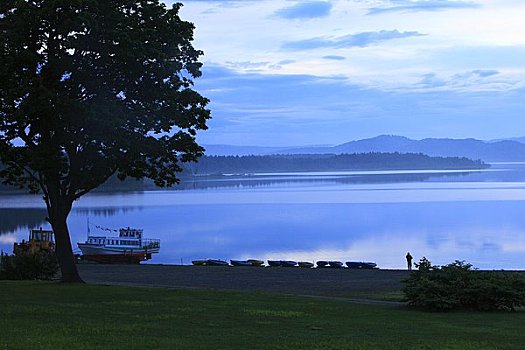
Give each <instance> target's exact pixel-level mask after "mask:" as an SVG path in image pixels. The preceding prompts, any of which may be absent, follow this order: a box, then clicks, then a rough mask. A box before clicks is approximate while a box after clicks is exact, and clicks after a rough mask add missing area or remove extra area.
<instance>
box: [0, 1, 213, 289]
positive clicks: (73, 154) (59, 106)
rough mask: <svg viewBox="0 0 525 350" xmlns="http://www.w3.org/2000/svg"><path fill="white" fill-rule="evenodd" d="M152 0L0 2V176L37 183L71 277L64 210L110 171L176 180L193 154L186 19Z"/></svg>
mask: <svg viewBox="0 0 525 350" xmlns="http://www.w3.org/2000/svg"><path fill="white" fill-rule="evenodd" d="M180 7H181V4H176V5H174V6H173V7H172V8H171V9H168V8H166V6H165V5H163V4H161V3H159V1H158V0H1V1H0V118H1V119H0V162H1V163H3V165H2V164H0V165H1V169H0V176H1V177H2V178H3V181H4V182H5V183H8V184H11V185H16V186H19V187H23V188H27V189H29V190H30V191H32V192H37V191H41V192H42V193H43V198H44V201H45V204H46V206H47V212H48V218H47V219H48V221H49V222H50V224H51V226H52V228H53V230H54V232H55V235H56V252H57V258H58V261H59V264H60V268H61V272H62V280H63V281H67V282H81V281H82V280H81V278H80V276H79V274H78V272H77V268H76V265H75V262H74V256H73V253H72V246H71V240H70V236H69V231H68V227H67V217H68V215H69V213H70V211H71V208H72V205H73V202H74V201H75V200H77V199H79V198H80V197H81V196H82V195H84V194H86V193H88V192H89V191H91V190H93V189H95V188H96V187H97V186H99V185H101V184H102V183H104V182H105V181H106V180H107V179H108V178H109V177H111V176H113V175H116V176H118V177H119V178H120V179H124V178H126V177H128V176H129V177H133V178H144V177H146V178H151V179H153V180H154V182H155V183H156V184H157V185H158V186H170V185H173V184H175V183H177V182H178V181H179V180H178V178H177V175H176V173H177V172H178V171H180V170H181V168H180V163H181V162H187V161H194V160H196V159H197V157H199V156H201V155H202V153H203V148H202V147H200V146H199V145H198V144H197V142H196V140H195V136H196V132H197V130H200V129H206V121H207V120H208V119H209V118H210V112H209V110H207V109H206V105H207V103H208V100H207V99H206V98H204V97H202V96H201V95H200V94H199V93H197V92H196V91H194V90H193V89H192V86H193V79H194V78H197V77H199V76H200V75H201V71H200V68H201V63H200V62H199V61H198V58H199V56H200V55H201V54H202V52H201V51H199V50H196V49H194V48H193V46H192V40H193V30H194V26H193V24H192V23H190V22H186V21H183V20H181V19H180V18H179V15H178V12H179V9H180Z"/></svg>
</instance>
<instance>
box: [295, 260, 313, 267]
mask: <svg viewBox="0 0 525 350" xmlns="http://www.w3.org/2000/svg"><path fill="white" fill-rule="evenodd" d="M298 265H299V267H301V268H303V269H311V268H312V267H314V264H313V263H311V262H309V261H299V262H298Z"/></svg>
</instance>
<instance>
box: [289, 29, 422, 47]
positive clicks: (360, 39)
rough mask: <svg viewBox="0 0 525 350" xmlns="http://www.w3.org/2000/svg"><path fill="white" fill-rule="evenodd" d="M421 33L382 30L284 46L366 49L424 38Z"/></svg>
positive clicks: (312, 39)
mask: <svg viewBox="0 0 525 350" xmlns="http://www.w3.org/2000/svg"><path fill="white" fill-rule="evenodd" d="M424 35H425V34H421V33H419V32H400V31H398V30H397V29H396V30H381V31H377V32H362V33H357V34H349V35H345V36H340V37H336V38H329V37H318V38H311V39H305V40H298V41H288V42H285V43H284V44H283V45H282V48H284V49H287V50H310V49H320V48H328V47H330V48H344V47H366V46H370V45H373V44H377V43H380V42H383V41H388V40H393V39H402V38H409V37H414V36H424Z"/></svg>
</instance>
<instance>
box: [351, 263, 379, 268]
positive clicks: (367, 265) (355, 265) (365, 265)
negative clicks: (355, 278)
mask: <svg viewBox="0 0 525 350" xmlns="http://www.w3.org/2000/svg"><path fill="white" fill-rule="evenodd" d="M346 266H348V268H350V269H377V268H378V267H377V264H376V263H374V262H364V261H347V262H346Z"/></svg>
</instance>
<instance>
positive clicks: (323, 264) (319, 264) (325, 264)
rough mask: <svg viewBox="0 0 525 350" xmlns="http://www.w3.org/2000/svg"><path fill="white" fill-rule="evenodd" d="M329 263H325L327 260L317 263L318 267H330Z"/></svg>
mask: <svg viewBox="0 0 525 350" xmlns="http://www.w3.org/2000/svg"><path fill="white" fill-rule="evenodd" d="M328 266H329V265H328V261H325V260H319V261H318V262H317V267H328Z"/></svg>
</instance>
